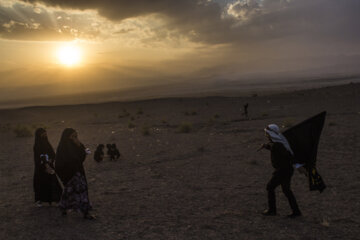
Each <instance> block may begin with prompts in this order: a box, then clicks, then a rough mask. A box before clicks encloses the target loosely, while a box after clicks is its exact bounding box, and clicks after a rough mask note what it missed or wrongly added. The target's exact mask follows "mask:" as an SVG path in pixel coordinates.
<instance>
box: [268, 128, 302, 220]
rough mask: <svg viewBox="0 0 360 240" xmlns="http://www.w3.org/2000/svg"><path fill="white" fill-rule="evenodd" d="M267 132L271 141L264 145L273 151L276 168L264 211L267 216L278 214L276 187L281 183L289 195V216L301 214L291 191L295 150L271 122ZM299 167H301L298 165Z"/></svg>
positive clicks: (286, 194) (269, 184) (269, 185)
mask: <svg viewBox="0 0 360 240" xmlns="http://www.w3.org/2000/svg"><path fill="white" fill-rule="evenodd" d="M265 134H266V136H267V137H268V138H269V140H270V142H269V143H267V144H264V145H263V147H264V148H266V149H268V150H270V151H271V164H272V166H273V167H274V168H275V171H274V173H273V176H272V178H271V179H270V181H269V182H268V184H267V187H266V190H267V192H268V209H267V210H265V211H264V212H263V214H264V215H266V216H272V215H276V198H275V188H276V187H278V186H279V185H281V188H282V191H283V193H284V194H285V196H286V197H287V199H288V201H289V204H290V207H291V209H292V214H291V215H289V217H297V216H301V212H300V210H299V207H298V205H297V202H296V199H295V196H294V194H293V192H292V191H291V187H290V185H291V184H290V183H291V177H292V175H293V173H294V169H293V166H292V165H293V163H294V158H293V152H292V150H291V148H290V145H289V143H288V142H287V140H286V138H285V137H284V136H283V135H282V134H281V133H280V131H279V127H278V126H277V125H275V124H270V125H269V126H268V127H267V128H265ZM297 167H301V165H300V166H297Z"/></svg>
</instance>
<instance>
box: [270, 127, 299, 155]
mask: <svg viewBox="0 0 360 240" xmlns="http://www.w3.org/2000/svg"><path fill="white" fill-rule="evenodd" d="M264 130H265V132H266V133H268V134H269V136H270V137H271V140H272V141H273V142H279V143H282V145H284V147H285V148H286V149H287V150H288V151H289V152H290V153H291V155H294V152H293V151H292V149H291V147H290V144H289V142H288V140H287V139H286V137H285V136H284V135H282V134H281V132H280V129H279V127H278V125H276V124H270V125H268V126H267V127H266V128H265V129H264Z"/></svg>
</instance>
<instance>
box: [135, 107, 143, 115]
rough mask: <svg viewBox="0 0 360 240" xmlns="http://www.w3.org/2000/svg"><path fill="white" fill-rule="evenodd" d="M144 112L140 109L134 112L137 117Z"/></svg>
mask: <svg viewBox="0 0 360 240" xmlns="http://www.w3.org/2000/svg"><path fill="white" fill-rule="evenodd" d="M143 113H144V112H143V110H142V109H141V108H139V109H138V110H137V112H136V114H137V115H142V114H143Z"/></svg>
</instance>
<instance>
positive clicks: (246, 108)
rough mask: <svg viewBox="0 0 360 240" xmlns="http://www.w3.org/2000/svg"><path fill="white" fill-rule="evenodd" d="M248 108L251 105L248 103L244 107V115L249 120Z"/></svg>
mask: <svg viewBox="0 0 360 240" xmlns="http://www.w3.org/2000/svg"><path fill="white" fill-rule="evenodd" d="M248 107H249V103H246V104H245V105H244V115H245V117H246V118H248Z"/></svg>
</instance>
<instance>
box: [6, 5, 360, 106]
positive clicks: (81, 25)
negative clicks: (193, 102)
mask: <svg viewBox="0 0 360 240" xmlns="http://www.w3.org/2000/svg"><path fill="white" fill-rule="evenodd" d="M359 13H360V1H359V0H247V1H246V0H198V1H196V0H181V1H180V0H151V1H150V0H132V1H124V0H103V1H100V0H98V1H95V0H76V1H75V0H74V1H70V0H39V1H37V0H0V56H1V58H0V83H1V85H0V101H6V100H15V99H21V98H24V99H25V98H33V97H44V96H56V95H62V94H74V93H85V92H96V91H107V90H118V89H119V90H124V89H127V88H136V87H146V86H162V85H169V84H170V85H171V84H183V85H185V86H190V87H191V86H193V88H194V91H196V86H199V87H200V86H202V85H201V84H210V85H211V84H212V85H214V86H215V85H216V86H219V85H220V86H221V84H222V83H223V82H224V83H226V82H227V81H245V80H246V81H251V80H253V79H265V80H266V79H267V81H272V80H273V79H276V78H277V77H279V76H282V77H286V78H289V79H291V78H296V77H297V78H298V77H304V78H306V77H313V76H320V75H321V76H323V75H324V76H327V75H331V74H357V73H359V72H360V71H358V68H359V67H358V65H359V63H360V27H359V23H360V14H359Z"/></svg>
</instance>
